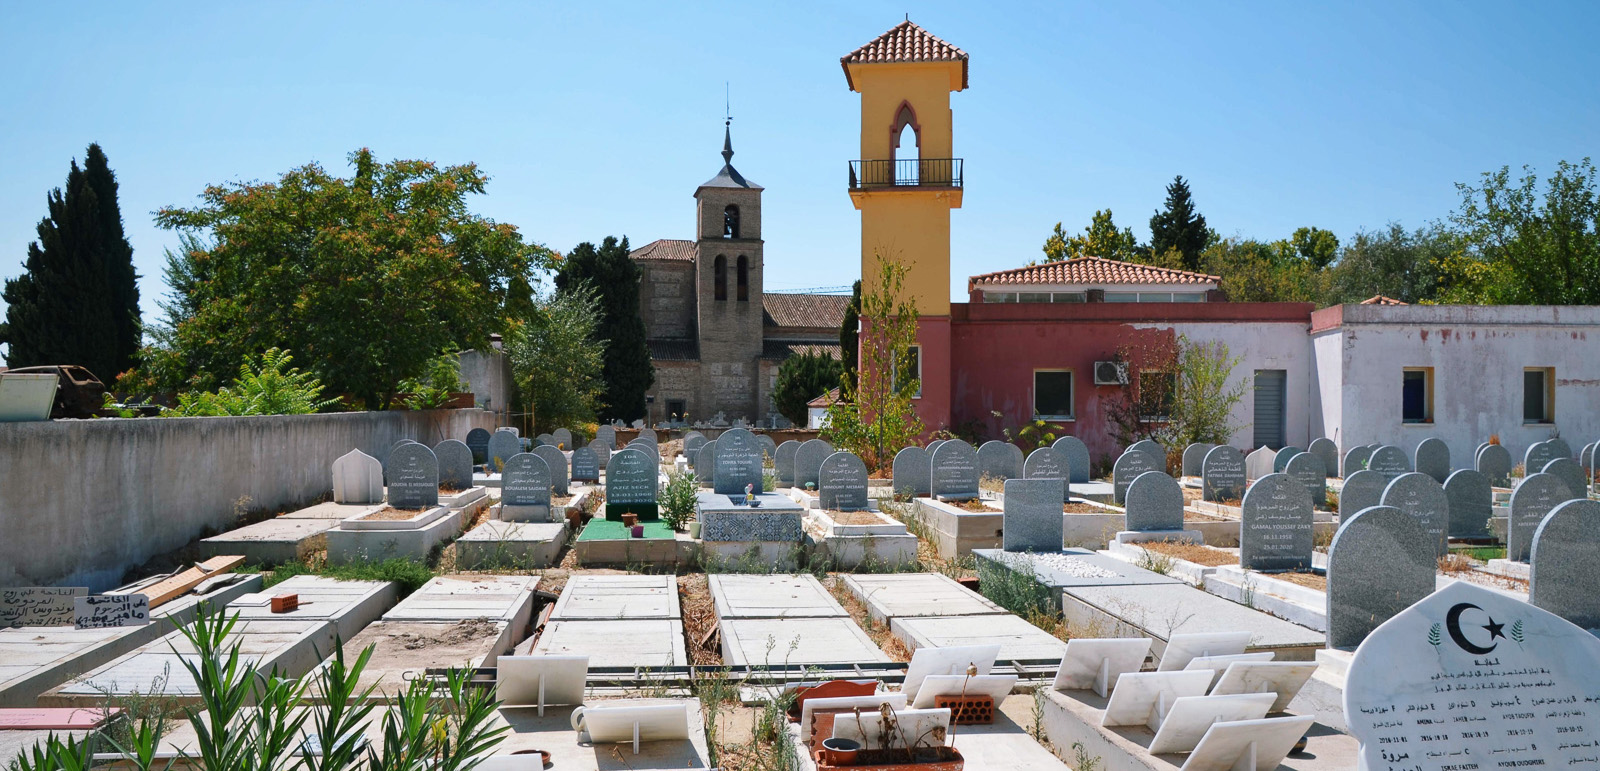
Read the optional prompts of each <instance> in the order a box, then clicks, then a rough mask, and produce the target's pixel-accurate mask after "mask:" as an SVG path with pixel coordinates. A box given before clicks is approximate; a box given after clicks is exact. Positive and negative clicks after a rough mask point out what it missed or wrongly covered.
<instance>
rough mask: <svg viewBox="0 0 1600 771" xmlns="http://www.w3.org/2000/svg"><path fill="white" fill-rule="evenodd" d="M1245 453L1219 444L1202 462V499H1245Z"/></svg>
mask: <svg viewBox="0 0 1600 771" xmlns="http://www.w3.org/2000/svg"><path fill="white" fill-rule="evenodd" d="M1244 465H1245V458H1244V453H1242V452H1239V449H1238V448H1237V447H1232V446H1230V445H1226V444H1219V445H1217V446H1216V447H1213V448H1211V450H1210V451H1209V452H1207V453H1206V457H1205V460H1203V461H1201V462H1200V497H1201V498H1202V499H1203V500H1207V501H1236V500H1238V499H1240V498H1242V497H1244V487H1245V473H1244Z"/></svg>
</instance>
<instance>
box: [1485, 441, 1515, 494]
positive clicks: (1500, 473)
mask: <svg viewBox="0 0 1600 771" xmlns="http://www.w3.org/2000/svg"><path fill="white" fill-rule="evenodd" d="M1478 473H1480V474H1482V475H1484V476H1485V477H1486V478H1488V480H1489V484H1491V485H1494V486H1495V487H1508V486H1510V484H1511V451H1510V450H1507V449H1506V448H1505V446H1503V445H1498V444H1491V445H1489V446H1488V447H1485V448H1483V449H1482V450H1479V451H1478Z"/></svg>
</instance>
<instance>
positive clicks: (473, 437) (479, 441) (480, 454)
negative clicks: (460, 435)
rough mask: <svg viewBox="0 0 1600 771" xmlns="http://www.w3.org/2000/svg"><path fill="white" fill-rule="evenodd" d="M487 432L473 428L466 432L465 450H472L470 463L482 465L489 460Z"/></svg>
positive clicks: (486, 430) (484, 429) (483, 429)
mask: <svg viewBox="0 0 1600 771" xmlns="http://www.w3.org/2000/svg"><path fill="white" fill-rule="evenodd" d="M489 436H490V434H489V430H488V429H486V428H474V429H472V430H471V431H468V432H467V449H469V450H472V462H473V463H483V462H484V461H485V460H488V458H489Z"/></svg>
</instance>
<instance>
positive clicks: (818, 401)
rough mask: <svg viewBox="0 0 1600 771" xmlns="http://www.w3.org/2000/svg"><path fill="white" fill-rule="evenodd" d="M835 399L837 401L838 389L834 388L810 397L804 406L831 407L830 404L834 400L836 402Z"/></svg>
mask: <svg viewBox="0 0 1600 771" xmlns="http://www.w3.org/2000/svg"><path fill="white" fill-rule="evenodd" d="M837 401H839V389H837V388H835V389H833V390H832V391H829V392H827V393H825V394H823V395H821V396H818V397H817V398H815V399H812V400H811V401H809V402H806V406H807V407H831V406H833V404H834V402H837Z"/></svg>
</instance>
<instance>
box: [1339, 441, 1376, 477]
mask: <svg viewBox="0 0 1600 771" xmlns="http://www.w3.org/2000/svg"><path fill="white" fill-rule="evenodd" d="M1371 459H1372V448H1371V447H1368V446H1366V445H1362V446H1360V447H1352V448H1350V451H1349V452H1346V453H1345V454H1344V462H1343V463H1342V464H1340V465H1339V472H1340V476H1343V477H1344V478H1346V479H1349V478H1350V475H1351V474H1354V473H1356V472H1357V471H1365V470H1366V469H1367V462H1368V461H1370V460H1371Z"/></svg>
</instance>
